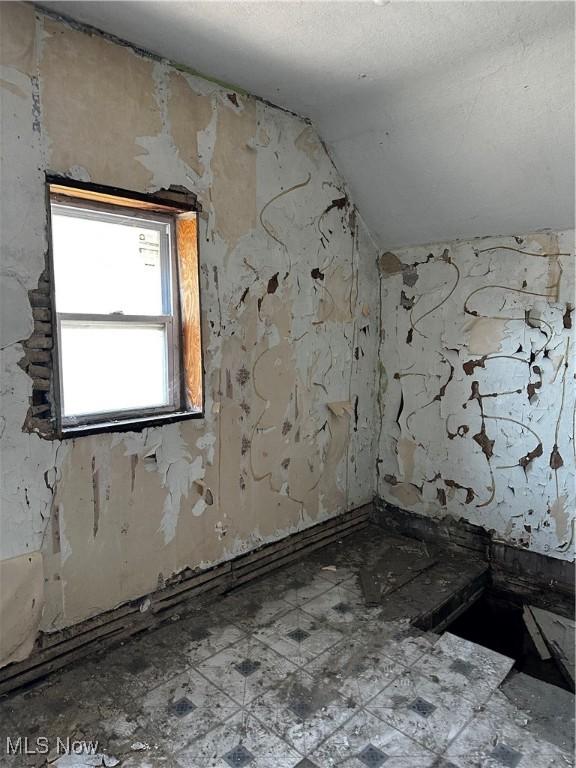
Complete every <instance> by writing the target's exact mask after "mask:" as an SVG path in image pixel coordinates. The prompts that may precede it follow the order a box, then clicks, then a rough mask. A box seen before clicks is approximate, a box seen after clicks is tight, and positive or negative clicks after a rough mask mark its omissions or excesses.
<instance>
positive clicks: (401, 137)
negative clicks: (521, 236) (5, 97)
mask: <svg viewBox="0 0 576 768" xmlns="http://www.w3.org/2000/svg"><path fill="white" fill-rule="evenodd" d="M45 5H46V6H48V7H49V8H51V9H52V10H55V11H58V12H60V13H63V14H66V15H69V16H72V17H74V18H76V19H78V20H80V21H83V22H86V23H89V24H92V25H94V26H96V27H98V28H100V29H102V30H105V31H107V32H110V33H113V34H115V35H117V36H119V37H122V38H125V39H126V40H129V41H131V42H133V43H135V44H137V45H139V46H142V47H143V48H146V49H148V50H150V51H153V52H155V53H157V54H160V55H161V56H165V57H167V58H170V59H172V60H174V61H176V62H179V63H181V64H184V65H186V66H188V67H191V68H192V69H194V70H197V71H199V72H201V73H205V74H207V75H210V76H212V77H215V78H219V79H222V80H224V81H227V82H228V83H231V84H235V85H237V86H240V87H241V88H243V89H245V90H247V91H249V92H251V93H254V94H256V95H258V96H261V97H263V98H265V99H268V100H269V101H272V102H274V103H275V104H278V105H280V106H284V107H287V108H289V109H291V110H293V111H295V112H298V113H299V114H301V115H304V116H306V117H309V118H311V119H312V121H313V122H314V124H315V125H316V127H317V128H318V130H319V132H320V134H321V136H322V137H323V139H324V140H325V141H326V143H327V144H328V146H329V147H330V148H331V150H332V153H333V156H334V159H335V162H336V164H337V165H338V167H339V169H340V170H341V172H342V173H343V175H344V176H345V178H346V180H347V182H348V184H349V186H350V189H351V191H352V195H353V197H354V200H355V202H356V204H357V206H358V208H359V210H360V212H361V214H362V216H363V217H364V219H365V221H366V222H367V224H368V226H369V228H370V229H371V231H372V233H373V235H374V237H375V239H377V241H378V242H379V243H380V245H381V246H382V247H385V248H391V247H394V246H398V245H405V244H417V243H426V242H434V241H442V240H451V239H456V238H464V237H474V236H484V235H490V234H492V235H493V234H514V233H515V232H525V231H530V230H536V229H540V228H547V227H549V228H553V229H562V228H570V227H573V226H574V5H573V3H571V2H522V1H520V0H518V1H517V2H480V1H477V2H390V3H386V2H382V1H379V0H377V1H376V2H368V1H367V2H341V1H339V0H332V1H331V2H287V1H284V2H274V0H268V1H267V2H260V3H256V2H243V1H242V0H235V1H234V2H226V1H222V0H221V1H213V2H54V3H46V4H45Z"/></svg>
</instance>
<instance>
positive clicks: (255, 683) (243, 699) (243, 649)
mask: <svg viewBox="0 0 576 768" xmlns="http://www.w3.org/2000/svg"><path fill="white" fill-rule="evenodd" d="M247 660H248V661H252V662H258V667H257V668H256V669H254V671H253V672H252V673H251V674H249V675H248V676H247V677H246V676H245V675H244V674H243V673H242V671H241V670H242V666H241V665H242V664H243V663H244V662H246V661H247ZM239 666H240V669H239ZM196 669H197V670H198V671H199V672H201V673H202V674H203V675H204V676H205V677H207V678H208V679H209V680H210V681H211V682H213V683H214V684H215V685H216V686H218V688H220V690H222V691H224V692H225V693H226V694H227V695H228V696H230V697H231V698H232V699H234V701H236V702H238V703H239V704H241V705H246V704H248V703H249V702H250V701H252V699H254V698H255V697H256V696H259V695H260V694H261V693H263V692H264V691H265V690H267V689H268V688H270V687H271V686H273V685H274V684H275V683H278V682H280V681H281V680H283V679H284V678H285V677H287V675H289V674H290V673H291V672H294V671H295V670H296V666H295V665H294V664H292V663H291V662H290V661H288V659H285V658H284V657H283V656H280V655H279V654H277V653H276V652H275V651H273V650H272V649H271V648H270V647H269V646H267V645H265V644H264V643H261V642H260V641H259V640H256V639H255V638H252V637H249V638H246V639H244V640H240V642H238V643H236V644H235V645H232V646H230V647H229V648H225V649H224V650H223V651H220V653H217V654H216V655H215V656H211V657H210V658H209V659H206V660H205V661H203V662H201V663H200V664H199V665H198V666H197V667H196Z"/></svg>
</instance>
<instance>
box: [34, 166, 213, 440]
mask: <svg viewBox="0 0 576 768" xmlns="http://www.w3.org/2000/svg"><path fill="white" fill-rule="evenodd" d="M46 181H47V184H46V189H47V204H48V235H49V274H50V283H51V307H52V317H53V337H54V340H53V349H52V386H51V398H50V399H51V401H52V410H53V414H52V422H53V424H54V427H55V433H56V434H55V436H58V437H61V438H66V437H77V436H79V435H82V434H94V433H98V432H110V431H134V430H135V429H141V428H144V427H147V426H155V425H158V424H164V423H170V422H174V421H181V420H185V419H191V418H202V417H203V416H204V400H203V392H204V386H203V366H202V333H201V324H200V292H199V284H200V281H199V264H198V227H197V214H198V212H199V207H198V205H197V203H196V200H195V198H194V196H193V195H191V194H190V193H182V192H180V191H179V190H176V191H174V190H172V189H171V190H164V191H163V192H162V193H160V194H158V195H142V194H138V193H132V192H129V191H127V190H120V189H117V188H111V187H103V186H100V185H93V184H86V183H80V182H75V181H72V180H69V179H63V178H61V177H54V176H49V175H47V177H46ZM52 205H54V206H62V205H68V206H72V207H73V208H74V209H77V210H82V209H85V210H86V213H85V215H86V218H96V219H104V220H105V218H106V217H107V215H110V214H114V215H115V216H118V215H120V216H122V215H124V216H126V217H128V218H129V219H137V218H142V219H145V220H146V221H149V222H151V223H157V228H158V229H159V230H160V229H164V230H165V231H166V229H167V231H168V232H169V234H170V236H169V238H168V240H169V247H168V246H167V245H166V246H163V255H162V258H163V260H164V262H163V275H164V274H165V270H169V273H170V281H169V282H170V291H171V293H170V295H169V296H168V297H167V299H166V300H165V306H166V304H167V301H169V303H170V305H171V312H170V313H169V314H167V313H166V314H163V315H162V316H158V317H156V316H151V315H146V316H142V317H140V316H135V315H130V316H123V315H115V314H111V315H92V314H90V315H88V314H87V315H79V314H76V313H74V314H72V315H69V314H64V313H60V314H58V313H57V311H56V307H57V305H56V284H55V275H54V259H53V253H52V235H51V227H50V224H51V214H52ZM92 212H93V214H92ZM81 215H82V214H81ZM163 279H165V278H163ZM63 320H64V321H65V322H66V321H67V320H72V321H76V322H78V323H82V322H86V323H90V322H99V323H103V324H123V323H125V324H132V325H133V326H134V325H138V324H139V323H140V324H145V325H164V326H165V328H166V333H167V352H168V366H169V375H168V384H169V395H170V403H169V404H168V405H165V406H160V407H154V408H135V409H130V410H121V411H115V412H106V413H92V414H87V415H82V416H80V417H79V418H78V419H74V418H71V417H64V416H63V402H64V400H63V391H62V370H61V365H62V360H61V355H60V338H61V323H62V321H63Z"/></svg>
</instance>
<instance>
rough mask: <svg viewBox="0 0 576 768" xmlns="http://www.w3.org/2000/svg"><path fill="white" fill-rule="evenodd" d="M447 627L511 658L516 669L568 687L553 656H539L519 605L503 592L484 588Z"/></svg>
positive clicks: (564, 687) (562, 686)
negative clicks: (547, 658) (481, 593)
mask: <svg viewBox="0 0 576 768" xmlns="http://www.w3.org/2000/svg"><path fill="white" fill-rule="evenodd" d="M447 631H449V632H451V633H452V634H454V635H458V637H461V638H463V639H464V640H470V641H472V642H474V643H478V644H479V645H483V646H484V647H485V648H490V649H491V650H493V651H497V652H498V653H502V654H504V655H505V656H508V657H509V658H511V659H514V660H515V664H514V669H516V670H517V671H518V672H523V673H524V674H525V675H528V676H530V677H534V678H536V679H537V680H542V681H543V682H545V683H549V684H551V685H556V686H557V687H559V688H563V689H564V690H567V691H571V688H570V685H569V684H568V682H567V680H566V678H565V677H564V675H563V674H562V672H561V671H560V669H559V668H558V665H557V664H556V662H555V661H554V659H549V660H547V661H543V660H542V659H541V658H540V655H539V653H538V651H537V650H536V646H535V645H534V642H533V641H532V638H531V637H530V633H529V632H528V630H527V629H526V625H525V624H524V620H523V618H522V605H519V604H518V602H517V600H515V599H511V598H510V597H508V596H507V595H506V593H505V592H501V591H498V592H495V591H493V590H487V591H486V592H484V594H483V595H482V596H481V597H480V598H479V599H478V600H477V601H476V602H475V603H474V604H473V605H471V606H470V608H468V610H466V611H464V613H462V614H461V615H460V616H458V618H457V619H455V620H454V622H453V623H452V624H450V625H449V626H448V627H447Z"/></svg>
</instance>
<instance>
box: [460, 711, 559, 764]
mask: <svg viewBox="0 0 576 768" xmlns="http://www.w3.org/2000/svg"><path fill="white" fill-rule="evenodd" d="M445 759H446V760H450V761H451V762H452V763H454V765H456V766H457V767H458V768H507V766H510V767H511V768H567V766H570V765H574V762H573V756H571V755H568V754H567V753H566V752H563V751H562V750H561V749H560V748H559V747H556V746H554V745H553V744H549V743H548V742H545V741H542V740H540V739H536V738H535V737H534V736H532V734H530V733H529V732H528V731H526V729H524V728H520V727H519V726H517V725H515V724H514V723H513V722H511V721H510V720H509V719H506V718H502V717H501V716H500V714H499V713H498V714H494V713H493V712H491V711H489V710H482V711H480V712H479V713H478V714H477V715H476V716H475V717H474V719H473V720H472V721H471V722H470V723H469V724H468V725H467V726H466V728H464V730H463V731H462V732H461V733H460V734H459V735H458V737H457V738H456V739H455V740H454V741H453V742H452V744H450V746H449V747H448V749H447V750H446V754H445Z"/></svg>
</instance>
